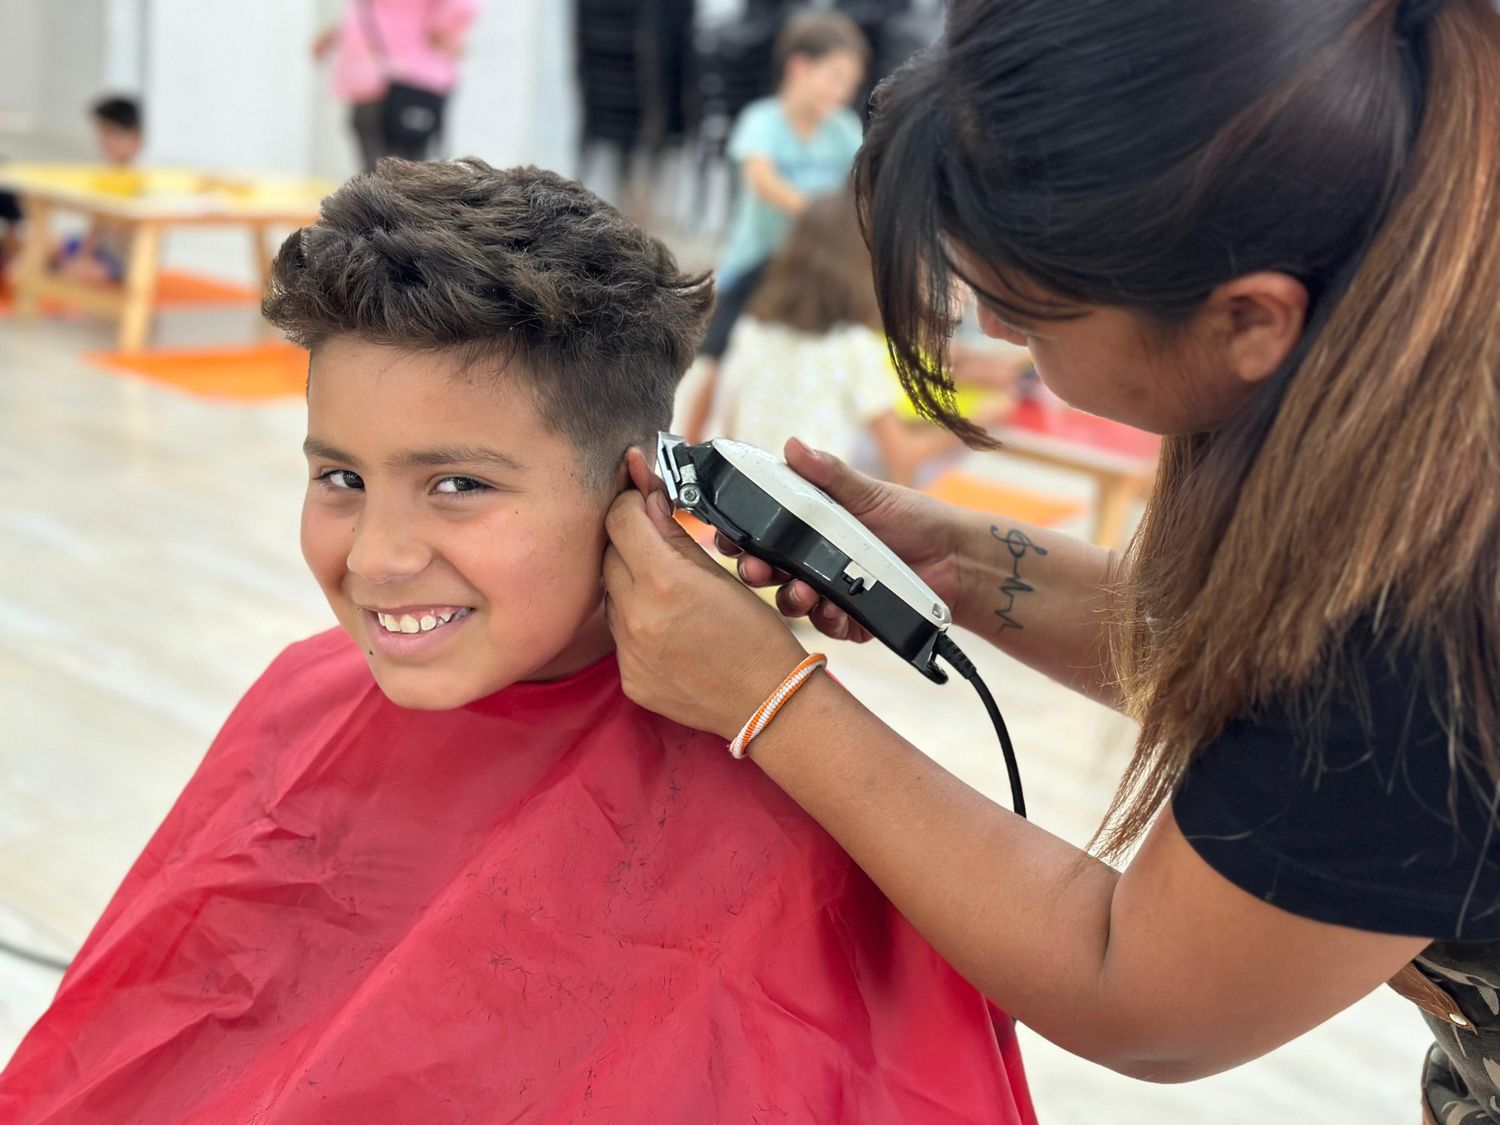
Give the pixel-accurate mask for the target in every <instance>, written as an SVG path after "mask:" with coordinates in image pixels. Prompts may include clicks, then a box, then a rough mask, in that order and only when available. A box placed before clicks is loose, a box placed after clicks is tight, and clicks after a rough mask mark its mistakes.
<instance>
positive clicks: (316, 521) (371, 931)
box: [0, 161, 1031, 1125]
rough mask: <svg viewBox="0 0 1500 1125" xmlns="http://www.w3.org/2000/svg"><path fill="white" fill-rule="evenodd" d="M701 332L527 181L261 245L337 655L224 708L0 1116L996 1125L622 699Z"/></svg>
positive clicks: (700, 742)
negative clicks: (622, 537)
mask: <svg viewBox="0 0 1500 1125" xmlns="http://www.w3.org/2000/svg"><path fill="white" fill-rule="evenodd" d="M709 302H710V293H709V290H708V287H707V286H706V284H705V283H704V282H703V281H702V280H701V279H697V278H692V277H687V276H684V275H682V274H681V273H679V272H678V270H677V267H676V264H675V263H674V261H673V259H672V257H671V255H670V254H668V253H667V251H666V250H665V249H664V248H663V247H662V246H661V245H660V244H659V243H657V242H656V241H655V240H653V239H651V238H649V237H647V236H646V235H645V234H643V233H642V232H640V231H639V230H637V229H636V228H635V227H633V226H632V225H631V224H630V223H629V222H628V221H627V220H625V219H624V218H623V217H622V216H620V215H619V214H618V213H617V212H615V211H613V210H612V209H610V208H609V207H607V206H605V205H604V204H603V203H601V202H600V201H599V200H598V199H596V198H595V197H593V196H592V195H590V194H589V193H587V192H586V191H584V190H583V189H582V188H580V187H578V186H577V185H576V184H572V183H570V182H568V181H566V180H562V179H560V178H558V177H556V176H553V175H551V174H549V173H545V172H540V171H537V170H535V169H515V170H510V171H497V170H495V169H492V168H490V167H488V166H487V165H484V164H482V163H481V162H479V161H458V162H450V163H440V164H408V163H404V162H399V161H387V162H385V163H383V164H382V165H381V167H380V169H379V170H378V172H376V173H375V174H373V175H369V176H361V177H357V178H356V179H354V180H352V181H350V183H349V184H347V185H346V186H345V187H344V188H342V189H341V190H340V191H339V192H337V193H336V194H335V195H333V196H332V197H330V198H329V199H328V200H327V201H326V202H325V204H324V208H323V213H322V217H321V219H320V220H319V222H318V223H317V224H316V225H314V226H312V227H310V228H307V229H305V230H303V231H300V232H298V233H297V234H296V235H294V236H292V238H290V239H289V240H288V241H287V243H286V244H285V245H284V246H283V248H282V250H281V253H280V255H279V256H278V258H277V261H276V264H275V269H274V276H273V281H272V286H271V289H270V293H269V295H268V297H267V299H266V305H265V308H266V313H267V315H268V317H269V318H270V319H271V320H272V322H273V323H275V324H277V325H278V326H280V327H281V328H283V329H284V330H285V331H286V332H287V333H288V334H289V335H290V336H291V337H292V338H293V339H294V340H297V341H298V342H300V343H302V344H305V345H306V346H308V347H309V348H310V349H311V353H312V361H311V365H310V373H309V386H308V432H307V440H306V447H305V452H306V454H307V462H308V470H309V471H308V478H309V482H308V492H307V497H306V501H305V504H304V510H303V521H302V546H303V552H304V554H305V556H306V559H307V562H308V564H309V566H310V568H311V569H312V571H313V573H314V575H315V576H316V578H317V580H318V582H319V584H320V585H321V586H322V588H323V590H324V593H325V594H326V595H327V597H328V601H329V604H330V605H331V606H332V608H333V610H334V613H335V615H336V616H337V618H338V621H339V625H340V626H341V628H339V629H337V630H333V631H331V632H329V633H325V634H323V635H321V636H318V637H314V638H312V639H310V640H308V641H304V642H301V643H300V644H296V645H293V646H292V647H291V648H290V649H288V650H287V652H285V653H284V654H283V655H282V656H281V657H279V658H278V659H277V660H276V661H275V662H274V663H273V664H272V666H271V667H270V669H269V670H268V671H267V672H266V673H265V675H264V676H263V677H262V678H261V679H260V681H259V682H258V683H257V684H256V685H255V686H254V687H253V688H251V690H250V692H249V693H248V694H247V695H246V697H245V698H244V700H242V702H241V703H240V705H239V707H237V708H236V710H235V712H234V714H233V715H232V716H231V717H230V719H229V721H228V723H227V724H226V726H225V728H224V730H223V732H222V733H221V734H220V736H219V738H218V739H217V740H216V741H215V743H214V746H213V747H212V748H211V749H210V751H209V754H208V756H207V758H206V759H205V761H204V763H203V765H202V766H201V767H200V769H199V771H198V773H197V774H196V775H195V777H194V778H193V780H192V781H191V782H190V783H189V785H188V788H187V790H186V791H185V792H184V794H183V795H182V797H181V798H180V799H179V801H178V803H177V805H176V806H175V807H174V808H173V810H172V812H171V813H170V814H169V815H168V817H167V820H166V822H165V823H164V824H163V825H162V827H161V829H160V830H159V831H158V832H157V834H156V836H155V837H154V838H153V840H152V841H151V843H150V845H148V847H147V849H146V851H145V853H144V854H143V855H142V856H141V857H140V859H139V860H137V862H136V864H135V866H134V867H133V868H132V870H131V871H130V873H129V875H128V876H127V877H126V880H125V882H124V884H123V886H122V887H121V889H120V890H119V892H118V893H117V894H116V896H115V898H114V900H113V901H112V902H111V904H110V905H109V907H108V908H107V909H106V911H105V914H104V916H103V918H102V919H101V920H100V922H99V923H98V925H97V926H96V927H95V929H94V932H93V933H92V934H91V936H90V937H89V939H88V941H87V942H86V943H85V945H84V947H83V949H82V951H81V952H80V953H79V955H78V957H77V959H76V960H75V962H74V964H73V967H72V969H71V970H70V971H69V973H68V975H67V976H66V978H65V979H64V981H63V984H62V986H61V988H60V990H59V992H58V996H57V998H56V1000H55V1001H54V1002H53V1005H52V1007H51V1008H50V1009H49V1010H48V1012H47V1013H46V1014H45V1015H44V1016H43V1017H42V1019H41V1020H40V1021H39V1023H38V1024H37V1026H36V1027H35V1028H34V1029H33V1030H32V1032H31V1033H30V1035H29V1036H28V1037H27V1039H26V1041H25V1042H24V1043H23V1044H22V1046H21V1048H20V1050H19V1051H18V1052H17V1054H16V1056H15V1058H14V1060H13V1061H12V1063H11V1064H10V1066H9V1068H8V1069H7V1070H6V1071H5V1073H4V1074H3V1075H0V1120H4V1121H6V1122H8V1123H9V1122H17V1123H20V1122H27V1123H30V1122H43V1121H45V1122H69V1123H88V1122H110V1123H118V1122H127V1121H129V1122H135V1121H145V1122H243V1121H255V1122H258V1123H263V1125H271V1123H287V1122H298V1123H300V1122H318V1123H320V1125H321V1123H330V1122H331V1123H341V1122H349V1123H354V1122H358V1123H361V1125H363V1123H368V1122H382V1123H384V1122H396V1123H400V1122H420V1123H421V1125H437V1123H441V1122H450V1121H452V1122H457V1121H472V1122H481V1121H482V1122H490V1121H514V1122H563V1121H574V1120H585V1119H598V1120H602V1121H611V1122H653V1123H674V1122H682V1123H691V1125H698V1123H705V1122H713V1121H726V1122H729V1121H733V1122H740V1121H767V1120H773V1119H774V1120H777V1121H793V1122H813V1121H818V1122H833V1121H859V1122H876V1123H878V1122H898V1121H899V1122H924V1121H932V1122H937V1121H943V1122H949V1121H985V1122H1014V1121H1029V1120H1031V1116H1030V1107H1029V1103H1028V1101H1027V1096H1026V1091H1025V1087H1024V1082H1023V1080H1022V1079H1021V1077H1020V1071H1019V1064H1018V1061H1017V1058H1016V1054H1015V1042H1014V1036H1013V1033H1012V1029H1011V1025H1010V1022H1009V1021H1008V1020H1007V1019H1005V1018H1003V1017H1001V1016H998V1014H996V1013H993V1012H992V1011H991V1010H990V1009H989V1007H988V1006H987V1005H986V1003H985V1002H984V1000H983V998H982V997H981V996H980V995H979V994H978V993H977V992H975V991H974V989H973V988H971V987H970V986H969V985H967V984H966V983H965V982H964V981H962V980H961V979H960V978H959V977H958V976H957V975H956V974H955V973H954V972H953V970H952V969H951V968H949V967H948V966H947V965H946V964H945V963H944V962H943V961H942V960H941V959H939V958H938V957H937V955H936V954H935V953H934V952H933V951H932V950H931V948H930V947H929V946H928V945H927V944H926V943H925V942H924V941H923V940H922V939H921V938H920V937H919V936H918V935H917V934H916V933H915V931H913V930H912V929H911V927H910V926H908V925H907V924H906V923H905V921H904V920H903V919H902V918H901V917H900V916H899V915H898V914H897V913H896V912H895V911H894V910H893V909H892V908H891V907H890V905H889V903H887V902H886V901H885V899H884V898H882V897H881V895H880V894H879V893H878V891H876V890H875V888H874V887H873V885H872V884H871V883H870V882H869V881H868V879H866V878H865V877H864V875H863V874H862V873H861V872H860V871H859V870H858V868H856V867H855V866H854V865H853V863H852V862H851V861H850V860H849V859H848V857H847V856H845V855H844V854H843V853H841V852H840V851H839V850H838V849H837V847H836V846H835V845H834V844H833V842H832V841H831V839H830V838H829V837H827V836H826V835H825V834H824V833H823V832H822V830H821V829H820V828H818V827H817V826H816V825H815V824H814V823H813V822H812V821H811V820H810V819H809V818H808V817H806V816H805V815H804V814H803V813H802V812H801V811H800V810H799V809H797V808H796V806H795V805H793V804H791V803H790V802H789V801H788V800H787V798H786V797H784V796H783V795H782V794H781V793H780V791H779V790H777V789H776V788H775V787H774V786H772V785H771V784H770V782H769V781H768V780H767V779H766V778H764V777H763V776H761V775H760V774H759V773H758V772H757V771H756V770H754V769H753V768H752V767H749V766H747V765H745V764H744V763H738V762H735V761H734V760H733V759H731V758H730V756H729V755H728V754H727V753H726V752H725V748H724V746H723V745H722V743H719V742H718V741H717V740H715V739H714V738H712V737H711V736H708V735H704V734H701V733H699V732H695V731H691V730H688V729H686V728H682V727H679V726H676V725H674V724H672V723H671V722H669V721H667V720H664V719H661V718H659V717H657V716H654V715H652V714H650V713H648V712H645V711H642V710H640V709H639V708H637V707H635V706H634V705H633V704H631V703H630V702H629V701H628V700H627V699H626V698H625V696H624V694H623V692H622V691H621V688H620V682H619V670H618V667H617V665H616V663H615V661H614V657H613V655H612V644H611V640H610V634H609V631H608V629H607V627H606V623H605V620H604V617H603V610H602V597H601V588H600V568H601V559H602V556H603V552H604V546H605V536H604V530H603V518H604V513H605V511H606V509H607V507H608V505H609V503H610V501H611V500H612V498H613V497H614V496H616V495H618V493H619V492H620V490H621V489H622V488H624V487H626V486H627V482H626V473H625V471H624V469H623V468H622V455H623V453H624V452H625V451H626V449H627V448H628V447H630V446H632V445H637V444H640V443H643V442H646V441H648V440H649V439H650V438H651V436H652V435H653V433H654V432H655V430H656V429H658V428H659V427H661V426H663V425H665V424H666V422H667V419H668V417H669V416H670V410H671V401H672V393H673V389H674V387H675V386H676V383H677V381H678V379H679V378H680V377H681V374H682V371H683V370H684V368H685V367H686V366H687V363H688V361H689V358H690V357H691V354H692V350H693V345H694V342H695V340H696V336H697V334H698V332H699V330H700V327H701V325H702V321H703V318H704V315H705V313H706V311H707V307H708V304H709Z"/></svg>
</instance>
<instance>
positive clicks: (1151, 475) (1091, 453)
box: [994, 400, 1161, 547]
mask: <svg viewBox="0 0 1500 1125" xmlns="http://www.w3.org/2000/svg"><path fill="white" fill-rule="evenodd" d="M994 434H995V436H996V437H997V438H999V439H1000V441H1001V443H1002V444H1001V450H1000V451H1001V452H1002V453H1010V454H1013V455H1015V456H1017V457H1025V458H1028V459H1030V460H1033V461H1040V462H1042V463H1044V464H1048V465H1057V466H1060V467H1062V468H1065V469H1073V470H1075V471H1077V472H1082V473H1087V474H1088V475H1089V476H1091V477H1093V478H1094V480H1095V482H1096V484H1097V486H1098V510H1097V513H1096V516H1095V520H1094V542H1095V543H1097V544H1098V545H1099V546H1101V547H1119V546H1121V545H1122V544H1123V542H1124V539H1125V522H1126V519H1127V517H1128V516H1129V514H1130V506H1131V504H1132V503H1134V502H1136V501H1138V500H1141V499H1143V498H1144V497H1145V496H1146V495H1147V494H1148V493H1149V492H1150V490H1151V486H1152V484H1153V483H1154V482H1155V480H1156V462H1157V458H1158V456H1159V454H1160V452H1161V439H1160V438H1158V437H1157V436H1156V435H1155V434H1148V433H1143V432H1142V431H1140V430H1136V429H1132V428H1131V427H1129V426H1124V425H1121V424H1120V423H1119V422H1111V421H1109V420H1108V419H1105V418H1096V417H1094V416H1093V415H1092V414H1085V413H1084V412H1083V411H1081V410H1074V409H1072V408H1071V407H1068V406H1065V405H1063V404H1062V403H1059V402H1055V401H1052V402H1042V401H1037V400H1028V401H1025V402H1022V403H1020V404H1019V405H1018V406H1017V407H1016V409H1015V411H1014V412H1013V413H1012V414H1011V415H1010V417H1009V418H1007V419H1006V421H1005V423H1004V425H1002V426H1000V427H999V428H998V429H997V430H995V431H994Z"/></svg>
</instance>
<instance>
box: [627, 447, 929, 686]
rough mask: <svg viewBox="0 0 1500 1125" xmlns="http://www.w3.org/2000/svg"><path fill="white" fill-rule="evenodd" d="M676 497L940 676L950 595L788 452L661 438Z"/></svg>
mask: <svg viewBox="0 0 1500 1125" xmlns="http://www.w3.org/2000/svg"><path fill="white" fill-rule="evenodd" d="M656 468H657V472H658V473H659V474H660V476H661V478H662V480H663V481H664V482H665V483H666V486H667V495H668V496H669V497H670V498H671V500H672V503H673V504H674V505H676V506H677V507H678V508H680V509H682V510H683V511H687V512H691V513H692V514H693V515H695V516H697V517H698V518H699V519H701V520H702V521H703V522H704V523H707V524H710V525H711V526H713V527H714V528H716V529H717V530H718V531H719V532H721V533H722V534H723V535H724V537H725V538H726V539H728V540H729V541H730V542H732V543H734V544H735V546H737V547H739V548H741V549H742V550H744V551H746V552H747V553H749V554H751V555H754V556H755V557H756V558H759V559H764V560H765V561H766V562H768V563H770V564H771V565H772V566H775V567H779V568H780V569H782V570H784V571H786V572H787V573H788V574H790V575H792V576H793V577H796V578H800V579H801V580H802V581H804V582H806V583H807V584H808V585H809V586H811V587H812V588H813V589H814V590H816V591H817V592H818V593H819V594H820V595H821V596H823V597H824V598H827V599H828V600H829V601H830V602H832V603H833V604H834V605H836V606H838V607H839V608H840V609H841V610H843V611H844V612H845V613H847V614H848V615H849V616H850V617H851V618H853V619H854V620H855V621H858V622H859V623H860V624H861V625H863V626H864V627H865V629H867V630H868V631H869V632H870V634H871V635H872V636H874V637H877V638H879V639H880V640H881V641H882V642H883V643H884V644H885V645H886V646H887V647H888V648H890V649H891V650H892V651H894V652H895V653H897V654H898V655H899V656H900V657H901V658H902V659H903V660H905V661H907V662H909V663H910V664H912V665H913V666H914V667H915V668H916V669H917V670H918V671H919V672H921V673H922V674H923V675H924V676H926V677H927V678H928V679H930V680H933V681H934V682H936V683H940V684H941V683H946V682H947V680H948V674H947V673H946V672H945V671H944V670H943V669H942V668H940V667H939V666H938V664H937V659H936V657H937V645H938V638H939V637H941V636H942V635H943V634H944V633H945V632H946V631H947V628H948V626H949V625H951V624H952V622H953V616H952V614H951V613H950V612H949V611H948V607H947V606H946V605H944V604H943V600H942V599H941V598H939V597H938V596H937V595H936V594H935V593H933V592H932V590H931V588H930V587H928V585H927V584H926V583H925V582H923V581H922V580H921V579H920V578H918V577H917V576H916V575H915V574H913V573H912V571H911V568H910V567H908V566H907V565H906V564H905V563H904V562H902V561H901V560H900V559H899V558H897V557H896V556H895V555H894V554H893V553H892V552H891V550H890V548H889V547H887V546H886V545H885V544H884V543H882V542H881V541H880V540H879V539H877V538H875V536H874V535H872V534H871V533H870V531H869V529H868V528H866V527H865V525H864V524H862V523H860V522H859V521H858V520H857V519H855V518H854V517H853V516H852V515H850V514H849V513H848V511H846V510H845V509H844V508H843V507H841V506H840V505H839V503H838V502H837V501H835V500H834V499H833V497H831V496H829V495H828V494H827V493H826V492H824V491H823V490H822V489H820V488H818V487H816V486H815V485H812V484H810V483H808V482H807V481H806V480H804V479H803V478H802V477H800V476H798V475H797V474H796V473H795V472H793V471H792V469H791V468H790V467H788V466H787V464H786V463H785V462H783V461H780V460H778V459H777V458H776V457H774V456H772V455H771V454H770V453H767V452H766V451H765V450H763V449H757V448H756V447H755V446H753V445H746V444H745V443H744V442H740V441H730V440H729V439H728V438H717V439H715V440H714V441H709V442H704V443H703V444H701V445H689V444H688V443H687V442H686V441H684V440H683V439H682V438H680V437H676V436H674V435H672V434H665V433H664V434H662V435H660V437H659V438H658V439H657V456H656Z"/></svg>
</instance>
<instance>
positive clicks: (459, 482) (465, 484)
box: [435, 477, 490, 496]
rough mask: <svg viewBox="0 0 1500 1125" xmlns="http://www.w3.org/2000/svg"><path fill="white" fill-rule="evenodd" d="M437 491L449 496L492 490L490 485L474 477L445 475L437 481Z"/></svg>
mask: <svg viewBox="0 0 1500 1125" xmlns="http://www.w3.org/2000/svg"><path fill="white" fill-rule="evenodd" d="M435 491H437V492H441V493H443V494H444V495H447V496H459V495H473V494H474V493H477V492H488V491H490V486H489V485H487V484H485V483H484V482H483V481H477V480H475V479H474V478H473V477H444V478H443V479H442V480H440V481H438V482H437V487H436V489H435Z"/></svg>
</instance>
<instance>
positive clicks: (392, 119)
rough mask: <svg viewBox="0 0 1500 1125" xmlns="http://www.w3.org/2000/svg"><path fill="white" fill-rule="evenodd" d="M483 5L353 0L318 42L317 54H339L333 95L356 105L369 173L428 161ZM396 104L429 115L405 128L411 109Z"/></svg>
mask: <svg viewBox="0 0 1500 1125" xmlns="http://www.w3.org/2000/svg"><path fill="white" fill-rule="evenodd" d="M480 3H481V0H349V3H348V4H347V5H346V6H345V8H344V15H343V17H342V19H341V20H340V21H339V22H338V23H337V24H335V25H334V26H332V27H330V28H329V29H328V30H327V31H325V32H324V33H323V34H322V35H320V36H319V37H318V40H317V42H316V43H315V44H314V46H313V53H314V54H315V55H316V56H317V57H318V58H320V59H321V58H325V57H327V56H328V55H330V54H331V55H333V91H334V93H335V94H336V95H337V96H338V98H339V99H340V100H341V101H346V102H349V103H350V105H351V106H352V108H353V115H352V123H353V127H354V133H355V136H356V138H357V139H358V141H359V146H360V155H361V158H362V161H363V164H364V167H365V169H366V171H369V170H371V169H373V168H374V167H375V164H376V162H377V161H378V160H379V159H380V158H381V157H382V156H399V157H402V158H404V159H407V160H421V159H424V158H425V157H426V156H427V154H428V151H429V150H430V148H431V146H432V142H433V140H434V139H435V138H436V137H437V135H438V133H439V132H440V131H441V128H442V110H443V106H444V103H445V101H446V99H447V97H448V95H449V94H451V93H452V91H453V89H454V87H455V86H457V84H458V63H459V59H460V58H461V57H462V55H463V50H464V41H465V39H466V38H467V36H468V32H469V28H470V26H471V25H472V24H473V22H474V19H475V17H476V16H477V15H478V14H479V5H480ZM393 87H394V89H393ZM408 91H417V92H418V93H417V94H416V95H415V96H413V95H410V94H409V93H408ZM421 94H426V95H427V97H426V98H425V99H424V98H421V96H420V95H421ZM393 99H403V100H415V101H417V102H418V103H420V105H421V107H422V108H424V109H425V110H426V114H425V116H419V118H418V119H415V120H414V119H411V118H409V117H408V118H407V120H406V122H405V123H404V124H403V120H402V118H403V110H406V111H408V112H410V107H408V106H404V105H397V104H393ZM393 111H394V112H393ZM424 126H427V127H424Z"/></svg>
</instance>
